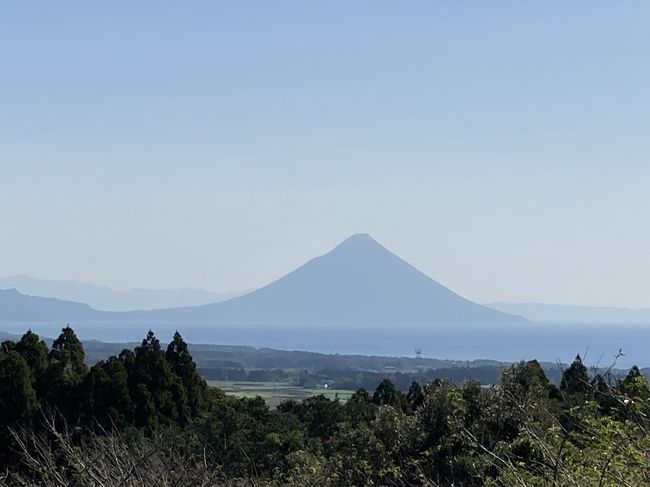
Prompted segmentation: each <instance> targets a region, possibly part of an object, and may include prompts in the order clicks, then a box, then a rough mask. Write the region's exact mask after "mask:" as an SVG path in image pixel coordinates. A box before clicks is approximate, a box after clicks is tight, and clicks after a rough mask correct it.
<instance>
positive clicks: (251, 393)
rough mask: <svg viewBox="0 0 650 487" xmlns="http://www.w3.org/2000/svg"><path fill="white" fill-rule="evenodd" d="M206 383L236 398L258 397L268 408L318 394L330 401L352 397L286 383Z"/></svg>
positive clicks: (334, 391) (335, 391)
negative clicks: (288, 400)
mask: <svg viewBox="0 0 650 487" xmlns="http://www.w3.org/2000/svg"><path fill="white" fill-rule="evenodd" d="M207 382H208V385H209V386H210V387H218V388H219V389H221V390H223V391H224V392H226V393H227V394H232V395H234V396H237V397H256V396H260V397H261V398H263V399H264V400H265V401H266V403H267V404H268V405H269V406H270V407H275V406H277V405H278V404H280V403H281V402H282V401H284V400H285V399H295V400H297V401H299V400H302V399H306V398H308V397H311V396H315V395H318V394H322V395H324V396H326V397H328V398H330V399H334V398H335V397H338V398H339V399H341V400H342V401H347V399H348V398H349V397H350V396H351V395H352V391H346V390H342V389H328V388H325V387H316V388H306V387H300V386H296V385H293V384H290V383H288V382H244V381H241V382H240V381H222V380H209V381H207Z"/></svg>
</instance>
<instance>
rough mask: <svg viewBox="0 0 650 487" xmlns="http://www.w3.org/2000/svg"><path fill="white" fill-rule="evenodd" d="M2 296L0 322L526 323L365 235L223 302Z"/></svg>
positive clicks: (353, 238)
mask: <svg viewBox="0 0 650 487" xmlns="http://www.w3.org/2000/svg"><path fill="white" fill-rule="evenodd" d="M0 296H2V297H3V299H6V300H9V301H10V300H11V299H15V300H16V303H14V304H13V305H12V304H11V303H8V304H9V306H8V307H6V308H5V307H4V306H2V302H0V321H7V320H8V318H9V320H18V321H37V320H46V319H47V318H48V313H49V316H50V318H51V321H56V320H63V321H66V322H67V321H77V322H79V321H102V322H122V323H124V322H138V323H168V324H169V323H179V324H180V323H183V324H199V323H200V324H206V325H217V324H228V325H237V324H254V325H300V326H303V325H304V326H309V325H310V324H314V325H316V324H325V325H332V326H335V325H339V326H340V325H344V326H348V325H349V326H362V325H390V326H399V324H422V325H435V324H459V325H460V324H492V323H493V324H498V323H516V322H525V321H526V319H525V318H523V317H521V316H515V315H511V314H508V313H503V312H501V311H497V310H494V309H490V308H487V307H485V306H482V305H480V304H477V303H474V302H472V301H469V300H468V299H465V298H463V297H462V296H459V295H458V294H456V293H454V292H452V291H451V290H449V289H447V288H446V287H444V286H443V285H441V284H440V283H438V282H436V281H435V280H433V279H432V278H430V277H428V276H427V275H425V274H424V273H422V272H420V271H419V270H417V269H416V268H415V267H413V266H412V265H410V264H408V263H407V262H405V261H404V260H402V259H401V258H399V257H398V256H397V255H395V254H393V253H392V252H390V251H389V250H387V249H385V248H384V247H382V246H381V245H380V244H379V243H378V242H376V241H375V240H374V239H373V238H372V237H370V235H367V234H356V235H353V236H352V237H350V238H348V239H347V240H345V241H344V242H342V243H341V244H339V245H338V246H337V247H336V248H334V249H333V250H332V251H330V252H328V253H327V254H325V255H323V256H321V257H316V258H314V259H312V260H310V261H309V262H307V263H306V264H304V265H302V266H301V267H299V268H297V269H296V270H294V271H292V272H290V273H289V274H287V275H285V276H284V277H282V278H280V279H278V280H277V281H275V282H272V283H271V284H269V285H267V286H264V287H263V288H261V289H258V290H256V291H252V292H250V293H248V294H245V295H243V296H239V297H236V298H233V299H230V300H227V301H222V302H219V303H213V304H206V305H201V306H191V307H179V308H171V309H158V310H149V311H128V312H105V311H97V310H94V309H92V308H90V307H88V306H86V305H81V304H79V303H67V304H66V302H62V301H58V300H44V298H37V297H29V296H22V295H20V294H18V293H17V292H16V291H4V292H0ZM29 299H31V300H32V307H31V308H30V306H29V305H28V301H29ZM66 307H67V308H66ZM30 309H31V311H30ZM66 311H67V312H68V313H69V317H68V318H66ZM21 313H24V314H22V315H21ZM8 314H9V315H10V316H9V317H8Z"/></svg>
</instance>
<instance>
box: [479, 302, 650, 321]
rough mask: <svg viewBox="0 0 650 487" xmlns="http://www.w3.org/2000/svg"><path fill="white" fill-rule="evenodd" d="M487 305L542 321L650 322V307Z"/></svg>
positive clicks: (536, 304)
mask: <svg viewBox="0 0 650 487" xmlns="http://www.w3.org/2000/svg"><path fill="white" fill-rule="evenodd" d="M486 306H488V307H490V308H492V309H496V310H498V311H503V312H504V313H516V314H519V315H522V316H525V317H526V318H528V319H529V320H531V321H537V322H542V323H544V322H545V323H612V324H613V323H650V308H640V309H632V308H615V307H604V306H602V307H601V306H572V305H563V304H543V303H503V302H496V303H490V304H487V305H486Z"/></svg>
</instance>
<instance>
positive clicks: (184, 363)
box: [165, 331, 208, 417]
mask: <svg viewBox="0 0 650 487" xmlns="http://www.w3.org/2000/svg"><path fill="white" fill-rule="evenodd" d="M165 360H167V363H169V366H170V367H171V369H172V372H173V373H174V374H176V375H177V376H178V377H179V378H180V379H181V382H182V383H183V386H184V387H185V390H186V391H187V398H188V402H189V406H190V411H191V414H192V416H193V417H196V416H198V415H199V414H200V413H201V412H203V411H205V410H206V408H207V405H208V386H207V384H206V383H205V381H204V380H203V378H202V377H201V376H200V375H199V373H198V372H197V371H196V363H195V362H194V359H193V358H192V355H190V353H189V352H188V350H187V343H185V341H184V340H183V337H182V336H181V334H180V333H179V332H178V331H177V332H176V333H174V339H173V340H172V341H171V342H170V343H169V345H168V346H167V351H166V352H165Z"/></svg>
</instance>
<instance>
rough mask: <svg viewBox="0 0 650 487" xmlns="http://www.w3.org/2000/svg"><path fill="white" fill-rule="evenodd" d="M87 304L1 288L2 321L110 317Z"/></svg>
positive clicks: (76, 319) (108, 314)
mask: <svg viewBox="0 0 650 487" xmlns="http://www.w3.org/2000/svg"><path fill="white" fill-rule="evenodd" d="M110 315H111V314H110V313H104V312H102V311H96V310H94V309H92V308H91V307H90V306H88V305H87V304H83V303H74V302H71V301H62V300H60V299H54V298H41V297H39V296H27V295H24V294H20V293H19V292H18V291H16V290H15V289H0V321H30V322H33V321H59V322H61V323H68V322H72V321H96V320H100V319H106V318H109V317H110Z"/></svg>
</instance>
